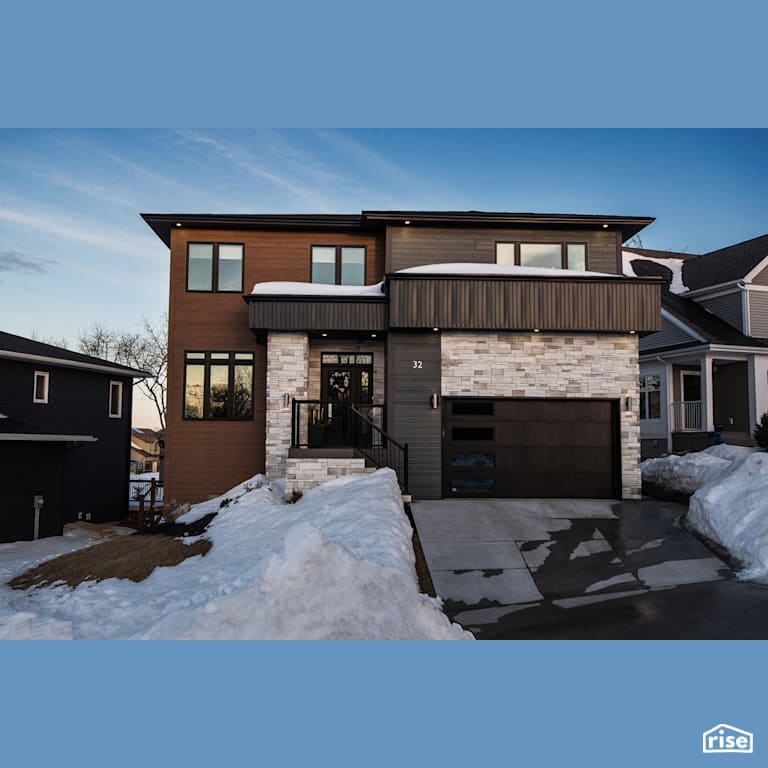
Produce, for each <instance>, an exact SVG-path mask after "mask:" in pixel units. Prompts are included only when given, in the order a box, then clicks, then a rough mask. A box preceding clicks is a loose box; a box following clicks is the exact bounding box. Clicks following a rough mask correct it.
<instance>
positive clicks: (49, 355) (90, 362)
mask: <svg viewBox="0 0 768 768" xmlns="http://www.w3.org/2000/svg"><path fill="white" fill-rule="evenodd" d="M0 358H6V359H9V360H22V361H26V362H39V363H45V364H46V365H60V366H62V367H64V368H82V369H85V370H94V371H102V372H103V373H111V374H113V375H116V376H131V377H137V378H144V377H145V376H146V375H147V374H146V373H144V372H143V371H138V370H136V369H135V368H130V367H129V366H127V365H121V364H120V363H113V362H112V361H111V360H104V359H102V358H100V357H93V356H92V355H84V354H82V353H81V352H73V351H72V350H70V349H64V348H63V347H55V346H53V344H45V343H44V342H42V341H35V340H34V339H27V338H24V337H23V336H16V335H14V334H12V333H6V332H5V331H0Z"/></svg>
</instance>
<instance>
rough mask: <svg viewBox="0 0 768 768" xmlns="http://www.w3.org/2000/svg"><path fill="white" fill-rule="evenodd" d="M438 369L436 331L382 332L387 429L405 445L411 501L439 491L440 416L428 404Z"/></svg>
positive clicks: (435, 387)
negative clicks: (385, 335)
mask: <svg viewBox="0 0 768 768" xmlns="http://www.w3.org/2000/svg"><path fill="white" fill-rule="evenodd" d="M414 361H416V362H417V366H416V367H415V368H414ZM418 363H420V364H421V365H418ZM440 373H441V363H440V334H439V333H432V332H429V333H390V334H389V335H388V336H387V428H388V431H389V432H390V434H391V435H392V437H394V438H395V439H396V440H398V441H399V442H401V443H408V451H409V468H408V473H409V490H410V492H411V493H412V494H413V496H414V497H415V498H417V499H439V498H440V495H441V493H440V476H441V475H440V443H441V440H442V437H441V434H442V426H441V416H440V408H437V409H435V408H432V405H431V402H430V398H431V396H432V394H433V393H437V394H438V395H439V394H440V381H441V375H440Z"/></svg>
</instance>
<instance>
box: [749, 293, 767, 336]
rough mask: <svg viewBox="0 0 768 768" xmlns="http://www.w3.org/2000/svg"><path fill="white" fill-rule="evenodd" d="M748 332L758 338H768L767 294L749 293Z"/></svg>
mask: <svg viewBox="0 0 768 768" xmlns="http://www.w3.org/2000/svg"><path fill="white" fill-rule="evenodd" d="M749 332H750V335H752V336H756V337H758V338H768V293H766V292H765V291H750V292H749Z"/></svg>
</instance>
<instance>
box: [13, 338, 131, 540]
mask: <svg viewBox="0 0 768 768" xmlns="http://www.w3.org/2000/svg"><path fill="white" fill-rule="evenodd" d="M143 375H144V374H142V373H141V372H140V371H136V370H133V369H132V368H127V367H126V366H124V365H118V364H117V363H112V362H109V361H107V360H101V359H99V358H96V357H91V356H89V355H82V354H79V353H77V352H71V351H69V350H67V349H62V348H60V347H54V346H51V345H50V344H42V343H41V342H38V341H33V340H31V339H25V338H22V337H21V336H14V335H12V334H10V333H2V332H0V411H2V414H3V417H2V418H0V464H1V465H2V467H3V477H4V478H6V482H5V483H4V484H3V491H2V505H1V506H2V514H0V541H16V540H19V539H31V538H33V536H34V518H35V514H34V497H35V496H43V505H42V508H41V510H40V516H39V536H41V537H42V536H56V535H60V534H61V533H62V526H63V525H64V523H67V522H71V521H73V520H77V519H83V520H91V521H93V522H101V521H107V520H117V519H119V518H121V517H122V516H123V515H124V514H125V511H126V502H125V500H126V498H127V497H128V476H127V474H126V468H127V467H128V462H129V439H130V438H129V436H130V424H131V403H132V384H133V378H134V377H136V376H143Z"/></svg>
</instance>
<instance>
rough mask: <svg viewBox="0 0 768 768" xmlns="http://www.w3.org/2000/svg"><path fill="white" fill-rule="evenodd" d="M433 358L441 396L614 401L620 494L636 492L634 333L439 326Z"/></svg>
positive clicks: (637, 423)
mask: <svg viewBox="0 0 768 768" xmlns="http://www.w3.org/2000/svg"><path fill="white" fill-rule="evenodd" d="M441 358H442V374H441V378H442V384H441V388H442V394H443V397H467V396H475V397H519V398H524V397H552V398H569V397H574V398H603V399H619V400H620V401H621V405H620V408H619V431H620V435H621V484H622V497H623V498H625V499H637V498H640V419H639V406H640V403H639V391H638V347H637V336H636V335H630V334H626V335H606V334H578V335H576V334H573V335H565V334H562V335H561V334H557V335H554V334H545V333H524V334H520V333H450V332H443V333H442V336H441ZM627 397H631V398H632V411H631V412H625V410H624V399H625V398H627Z"/></svg>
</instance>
